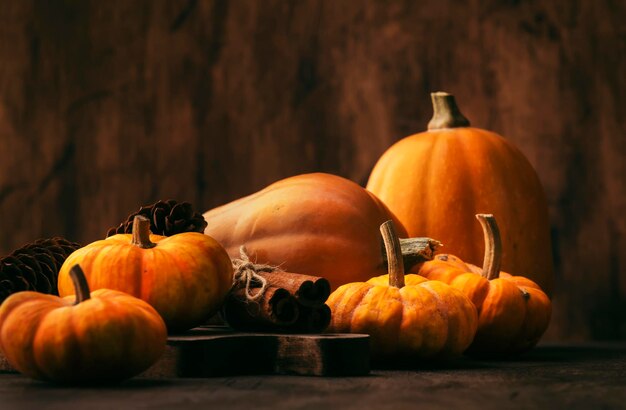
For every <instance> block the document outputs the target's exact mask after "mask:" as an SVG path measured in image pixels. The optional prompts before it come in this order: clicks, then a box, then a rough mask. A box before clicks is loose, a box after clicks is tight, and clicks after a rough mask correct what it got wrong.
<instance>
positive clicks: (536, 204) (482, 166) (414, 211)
mask: <svg viewBox="0 0 626 410" xmlns="http://www.w3.org/2000/svg"><path fill="white" fill-rule="evenodd" d="M432 100H433V110H434V115H433V118H432V120H431V121H430V123H429V124H428V131H426V132H421V133H419V134H415V135H411V136H409V137H406V138H404V139H402V140H400V141H398V142H397V143H395V144H394V145H393V146H391V147H390V148H389V149H388V150H387V151H386V152H385V153H384V154H383V155H382V156H381V157H380V159H379V160H378V162H377V164H376V165H375V167H374V169H373V170H372V173H371V175H370V178H369V181H368V183H367V189H368V190H370V191H372V192H373V193H374V194H376V196H378V197H379V198H380V199H381V200H382V201H383V202H384V203H385V205H387V206H388V207H389V209H390V210H391V211H392V212H393V213H394V214H395V215H396V216H397V217H398V219H400V221H402V223H403V224H404V227H405V228H406V230H407V233H408V235H409V236H415V235H418V234H419V235H424V236H429V237H432V238H437V239H439V240H441V241H442V242H443V243H445V244H446V250H447V251H448V252H450V253H453V254H455V255H458V256H459V257H461V258H462V259H463V260H467V261H471V262H473V263H480V261H481V259H482V249H481V246H480V244H479V243H476V241H474V240H473V239H472V238H474V237H476V235H480V228H479V227H478V226H476V223H475V221H474V215H475V214H477V213H485V212H489V213H493V214H495V215H498V219H499V222H500V228H501V229H502V237H503V238H504V247H503V249H502V265H503V268H504V269H505V270H506V271H508V272H512V273H515V274H517V273H520V274H526V275H529V278H531V279H533V280H534V281H536V282H537V283H539V285H541V287H542V288H543V289H545V290H546V291H547V292H548V293H550V292H551V291H552V286H553V280H554V277H553V276H554V273H553V270H554V268H553V264H552V250H551V245H550V242H551V238H550V223H549V220H548V205H547V202H546V198H545V194H544V192H543V188H542V187H541V183H540V181H539V178H538V176H537V174H536V172H535V170H534V169H533V167H532V165H531V164H530V162H529V161H528V160H527V159H526V157H524V155H523V154H522V152H521V151H520V150H519V149H517V148H516V147H515V146H514V145H513V144H512V143H511V142H509V141H507V140H506V139H505V138H503V137H501V136H500V135H498V134H496V133H493V132H490V131H486V130H483V129H479V128H474V127H470V123H469V121H468V120H467V119H466V118H465V117H464V116H463V115H462V114H461V112H460V111H459V109H458V107H457V105H456V102H455V101H454V97H453V96H452V95H450V94H447V93H441V92H439V93H433V94H432Z"/></svg>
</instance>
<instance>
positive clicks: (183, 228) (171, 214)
mask: <svg viewBox="0 0 626 410" xmlns="http://www.w3.org/2000/svg"><path fill="white" fill-rule="evenodd" d="M135 215H143V216H145V217H146V218H148V219H149V220H150V232H152V233H153V234H155V235H163V236H172V235H176V234H177V233H183V232H200V233H203V232H204V228H206V226H207V222H206V221H205V220H204V217H203V216H202V214H200V213H198V212H194V210H193V207H192V206H191V204H190V203H189V202H180V203H179V202H176V201H174V200H172V199H169V200H167V201H158V202H156V203H154V204H152V205H148V206H142V207H141V208H139V211H137V212H134V213H132V214H130V215H129V216H128V218H127V219H126V221H125V222H122V223H121V224H120V225H119V226H118V227H117V228H111V229H109V230H108V232H107V237H109V236H111V235H115V234H118V233H131V232H132V231H133V219H134V218H135Z"/></svg>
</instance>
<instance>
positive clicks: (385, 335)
mask: <svg viewBox="0 0 626 410" xmlns="http://www.w3.org/2000/svg"><path fill="white" fill-rule="evenodd" d="M381 232H382V233H383V237H384V241H385V247H386V249H387V254H388V258H389V274H387V275H382V276H379V277H375V278H371V279H370V280H368V281H367V282H357V283H349V284H346V285H343V286H340V287H339V288H338V289H337V290H336V291H334V292H333V293H332V294H331V295H330V297H329V298H328V301H327V302H326V303H327V305H328V306H329V307H330V308H331V311H332V316H331V317H332V319H331V324H330V328H329V331H333V332H341V333H366V334H369V335H370V337H371V339H370V342H371V343H370V349H371V357H372V361H373V362H374V363H379V364H384V365H389V364H392V365H396V364H412V363H414V362H416V361H418V360H422V359H436V358H439V359H445V358H450V357H454V356H458V355H460V354H461V353H462V352H463V351H464V350H465V349H466V348H467V347H468V346H469V345H470V343H471V341H472V339H473V337H474V334H475V332H476V326H477V315H476V308H475V307H474V305H473V304H472V302H471V301H470V300H469V299H468V298H467V297H466V296H465V295H464V294H463V293H462V292H461V291H459V290H457V289H455V288H453V287H451V286H448V285H446V284H444V283H443V282H439V281H429V280H426V279H425V278H423V277H421V276H418V275H413V274H410V275H406V276H405V275H404V267H403V263H402V261H401V259H400V258H399V255H400V244H399V241H398V238H397V236H396V234H395V231H394V229H393V222H391V221H389V222H386V223H385V224H383V225H382V226H381Z"/></svg>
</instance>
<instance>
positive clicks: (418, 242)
mask: <svg viewBox="0 0 626 410" xmlns="http://www.w3.org/2000/svg"><path fill="white" fill-rule="evenodd" d="M441 246H443V245H442V243H441V242H439V241H438V240H436V239H432V238H421V237H418V238H400V249H401V250H402V261H403V263H404V270H405V271H407V270H409V269H411V268H412V267H413V266H415V265H417V264H418V263H422V262H427V261H430V260H432V259H433V257H434V256H435V252H436V251H437V249H438V248H439V247H441ZM381 253H382V256H383V263H385V264H387V252H386V250H385V244H384V243H382V244H381Z"/></svg>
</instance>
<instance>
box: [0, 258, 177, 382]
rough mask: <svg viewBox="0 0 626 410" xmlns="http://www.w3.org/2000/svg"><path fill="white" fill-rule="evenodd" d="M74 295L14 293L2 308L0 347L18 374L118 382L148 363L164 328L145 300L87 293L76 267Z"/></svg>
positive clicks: (157, 354)
mask: <svg viewBox="0 0 626 410" xmlns="http://www.w3.org/2000/svg"><path fill="white" fill-rule="evenodd" d="M71 276H72V279H73V281H74V284H75V285H76V289H75V291H76V296H74V295H72V296H68V297H66V298H59V297H58V296H52V295H45V294H42V293H37V292H30V291H27V292H18V293H15V294H13V295H11V296H10V297H9V298H7V300H5V301H4V303H3V304H2V306H1V307H0V350H2V352H3V353H4V355H5V356H6V358H7V360H8V361H9V363H10V364H11V365H12V366H13V367H14V368H15V369H17V370H19V371H20V372H21V373H24V374H25V375H27V376H30V377H33V378H35V379H41V380H49V381H55V382H65V383H87V382H106V381H119V380H123V379H126V378H129V377H132V376H134V375H136V374H139V373H140V372H142V371H143V370H145V369H147V368H148V367H150V365H152V364H153V363H154V362H155V361H156V360H157V359H158V358H159V357H160V356H161V354H162V353H163V352H164V350H165V342H166V340H167V332H166V328H165V323H163V319H161V317H160V316H159V314H158V313H157V312H156V311H155V310H154V308H152V307H151V306H150V305H149V304H147V303H146V302H144V301H143V300H140V299H137V298H135V297H132V296H130V295H128V294H126V293H123V292H118V291H115V290H109V289H99V290H96V291H94V292H90V290H89V286H88V284H87V281H86V279H85V276H84V273H83V272H82V270H81V269H80V267H79V266H74V267H72V269H71Z"/></svg>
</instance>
